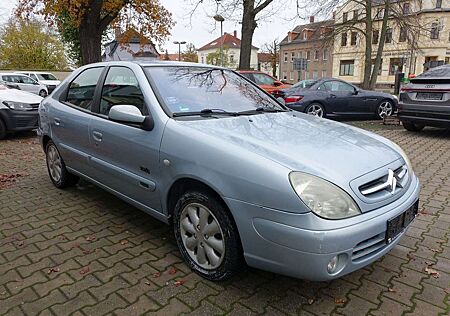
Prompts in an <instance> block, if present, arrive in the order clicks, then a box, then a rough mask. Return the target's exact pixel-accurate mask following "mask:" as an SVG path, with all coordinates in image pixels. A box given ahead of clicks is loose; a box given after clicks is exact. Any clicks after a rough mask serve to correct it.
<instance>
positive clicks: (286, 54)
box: [284, 53, 288, 63]
mask: <svg viewBox="0 0 450 316" xmlns="http://www.w3.org/2000/svg"><path fill="white" fill-rule="evenodd" d="M287 61H288V53H284V62H285V63H287Z"/></svg>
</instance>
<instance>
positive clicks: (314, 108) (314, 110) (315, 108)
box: [306, 104, 323, 117]
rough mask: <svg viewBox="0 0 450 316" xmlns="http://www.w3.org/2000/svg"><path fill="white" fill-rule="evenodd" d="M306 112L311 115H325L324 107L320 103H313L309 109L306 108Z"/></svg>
mask: <svg viewBox="0 0 450 316" xmlns="http://www.w3.org/2000/svg"><path fill="white" fill-rule="evenodd" d="M306 113H307V114H309V115H314V116H318V117H323V109H322V107H321V106H320V105H318V104H311V105H310V106H309V107H308V109H307V110H306Z"/></svg>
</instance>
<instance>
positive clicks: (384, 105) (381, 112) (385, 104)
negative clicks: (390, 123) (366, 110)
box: [377, 100, 394, 119]
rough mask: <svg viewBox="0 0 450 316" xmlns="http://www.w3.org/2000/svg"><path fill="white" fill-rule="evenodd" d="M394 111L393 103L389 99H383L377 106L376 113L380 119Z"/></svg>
mask: <svg viewBox="0 0 450 316" xmlns="http://www.w3.org/2000/svg"><path fill="white" fill-rule="evenodd" d="M392 113H394V104H393V103H392V102H391V101H389V100H383V101H381V103H380V104H379V105H378V107H377V114H378V117H379V118H380V119H384V118H385V117H387V116H391V115H392Z"/></svg>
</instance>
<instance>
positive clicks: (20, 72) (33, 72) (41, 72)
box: [16, 70, 52, 75]
mask: <svg viewBox="0 0 450 316" xmlns="http://www.w3.org/2000/svg"><path fill="white" fill-rule="evenodd" d="M16 73H19V74H25V73H26V74H46V75H52V73H51V72H46V71H28V70H21V71H17V72H16Z"/></svg>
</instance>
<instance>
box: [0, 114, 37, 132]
mask: <svg viewBox="0 0 450 316" xmlns="http://www.w3.org/2000/svg"><path fill="white" fill-rule="evenodd" d="M0 116H1V118H2V119H3V121H4V122H5V124H6V128H7V130H8V131H9V132H18V131H25V130H31V129H35V128H37V127H38V110H37V109H36V110H32V111H17V110H10V109H2V110H1V111H0Z"/></svg>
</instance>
